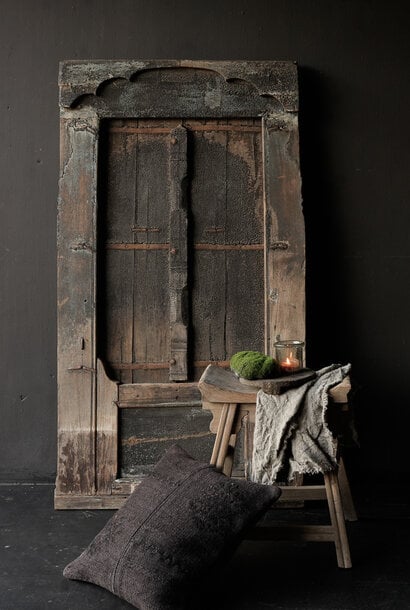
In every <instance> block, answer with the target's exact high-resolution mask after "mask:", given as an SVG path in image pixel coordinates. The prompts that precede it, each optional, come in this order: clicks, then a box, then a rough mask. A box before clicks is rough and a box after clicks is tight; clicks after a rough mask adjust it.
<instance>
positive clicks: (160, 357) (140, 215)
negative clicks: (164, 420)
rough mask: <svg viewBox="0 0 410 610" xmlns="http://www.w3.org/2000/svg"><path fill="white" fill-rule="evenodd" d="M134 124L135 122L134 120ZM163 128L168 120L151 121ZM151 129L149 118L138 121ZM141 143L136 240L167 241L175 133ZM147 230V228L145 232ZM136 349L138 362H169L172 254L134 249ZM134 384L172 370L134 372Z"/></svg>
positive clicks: (144, 137) (160, 379)
mask: <svg viewBox="0 0 410 610" xmlns="http://www.w3.org/2000/svg"><path fill="white" fill-rule="evenodd" d="M130 123H131V122H129V124H130ZM150 123H151V125H152V126H155V127H157V128H161V127H164V126H165V123H164V122H163V121H156V122H150ZM132 124H133V125H137V126H138V127H139V128H142V129H145V128H147V127H148V125H147V121H138V122H136V121H133V122H132ZM134 138H135V139H136V140H135V141H136V142H137V143H138V146H137V155H136V166H135V184H136V186H135V193H136V197H135V212H134V230H133V234H134V241H135V243H140V244H155V243H166V242H167V241H168V232H169V228H168V225H169V205H170V203H169V196H168V192H169V191H168V188H169V187H168V180H167V172H168V164H169V134H167V133H155V132H154V133H139V134H135V135H134ZM144 229H146V230H144ZM133 256H134V294H133V353H132V362H138V363H155V362H164V361H167V360H169V332H170V331H169V270H168V252H167V251H166V250H163V251H137V252H134V254H133ZM132 377H133V378H132V380H133V382H137V383H144V382H151V381H152V382H157V383H165V382H167V381H169V373H168V370H167V369H159V370H147V371H144V370H134V371H133V376H132Z"/></svg>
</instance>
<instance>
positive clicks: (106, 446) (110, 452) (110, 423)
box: [96, 359, 118, 494]
mask: <svg viewBox="0 0 410 610" xmlns="http://www.w3.org/2000/svg"><path fill="white" fill-rule="evenodd" d="M117 400H118V383H117V382H115V381H111V379H109V378H108V376H107V374H106V372H105V369H104V365H103V363H102V362H101V360H99V359H97V405H98V411H97V439H96V443H97V444H96V452H97V491H98V493H100V494H110V493H111V489H112V484H113V482H114V480H115V478H116V476H117V470H118V464H117V462H118V460H117V455H118V407H117V404H116V401H117Z"/></svg>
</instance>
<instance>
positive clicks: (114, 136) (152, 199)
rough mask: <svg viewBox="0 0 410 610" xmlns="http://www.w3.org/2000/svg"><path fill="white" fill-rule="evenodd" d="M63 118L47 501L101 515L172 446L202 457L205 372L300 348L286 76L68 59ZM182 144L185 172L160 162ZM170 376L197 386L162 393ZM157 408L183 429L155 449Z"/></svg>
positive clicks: (232, 65)
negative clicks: (55, 453)
mask: <svg viewBox="0 0 410 610" xmlns="http://www.w3.org/2000/svg"><path fill="white" fill-rule="evenodd" d="M60 106H61V173H60V183H59V204H58V208H59V209H58V218H59V220H58V311H59V317H58V359H59V365H58V413H59V415H58V418H59V424H58V426H59V440H58V447H59V459H58V474H57V481H56V501H55V502H56V508H59V507H60V508H63V507H64V508H68V507H73V508H80V507H81V508H85V507H87V506H88V507H90V508H92V507H112V506H117V505H118V503H120V502H122V499H123V494H124V493H125V495H126V494H127V493H129V485H128V483H127V485H128V487H127V486H125V487H124V486H121V485H119V484H116V483H115V481H116V478H117V476H118V474H119V472H123V473H124V472H126V471H127V472H128V473H130V472H131V471H132V473H133V476H135V477H137V475H138V472H140V473H141V472H142V471H143V470H144V468H148V466H149V465H150V464H152V463H153V461H155V459H157V457H159V456H160V454H161V451H163V449H164V447H165V446H166V445H167V443H171V442H174V441H175V440H176V439H180V440H181V442H184V443H187V446H188V447H189V450H192V451H193V452H195V450H199V453H200V454H201V452H202V456H205V455H206V451H207V450H208V449H207V447H209V446H210V444H212V435H211V434H210V433H209V430H208V429H209V425H208V420H207V419H206V418H205V419H204V418H203V414H202V415H201V413H200V410H199V409H198V406H197V405H198V389H197V387H196V384H195V383H193V382H194V381H195V380H196V379H199V377H200V375H201V373H202V370H203V368H205V367H206V366H207V364H208V363H209V362H210V361H212V362H214V363H219V364H220V365H221V366H228V365H229V358H230V356H231V355H232V353H233V352H234V351H239V350H240V349H266V350H267V351H272V349H273V342H274V340H275V339H276V337H277V335H282V336H285V335H286V336H294V337H297V338H300V339H303V338H304V226H303V214H302V207H301V193H300V190H301V189H300V186H301V185H300V174H299V151H298V124H297V110H298V88H297V68H296V65H295V64H294V63H293V62H274V61H266V62H265V61H261V62H259V61H238V62H236V61H221V62H218V61H216V62H213V61H190V60H164V61H162V60H158V61H156V60H135V61H133V60H127V61H90V62H89V61H71V62H70V61H69V62H63V63H62V64H61V65H60ZM182 133H184V134H185V136H186V146H185V162H186V166H185V165H184V162H183V155H182V157H180V156H178V155H177V156H176V158H175V159H176V160H174V161H173V160H172V154H171V155H170V150H172V145H170V141H171V140H172V139H173V138H178V137H180V136H181V134H182ZM178 159H180V160H179V161H178ZM181 160H182V162H180V161H181ZM176 161H178V162H176ZM168 168H170V171H169V169H168ZM98 174H99V175H100V181H99V184H98V185H97V175H98ZM185 174H186V175H187V180H188V184H187V189H186V190H184V189H185V184H184V175H185ZM164 178H166V179H164ZM97 186H98V207H99V212H98V215H97ZM173 189H174V190H173ZM175 189H176V190H175ZM186 195H187V197H186V198H185V196H186ZM175 213H177V217H176V216H175ZM185 215H186V218H187V220H185ZM185 223H186V224H185ZM170 227H171V228H170ZM97 228H98V230H99V231H100V233H99V234H98V235H97ZM185 241H186V247H187V253H189V254H188V259H186V258H185V254H184V248H185ZM97 244H98V248H97ZM181 254H182V255H183V256H182V257H181ZM172 257H174V258H172ZM178 257H180V259H178ZM177 259H178V260H177ZM169 260H171V261H172V260H173V261H174V263H176V262H177V263H178V264H175V265H174V267H172V265H173V264H174V263H170V265H168V262H169ZM185 260H188V264H187V265H185V263H184V261H185ZM97 262H98V270H99V271H98V273H99V275H98V280H99V282H98V285H99V291H98V294H97V291H96V288H97ZM185 267H186V269H185ZM210 270H212V272H210ZM214 270H217V273H215V272H214ZM175 274H177V275H178V278H179V279H177V277H176V275H175ZM153 277H155V278H156V281H155V282H153V281H152V278H153ZM170 284H171V286H170ZM170 288H171V289H170ZM187 291H189V295H188V294H187ZM187 297H188V299H187V300H186V298H187ZM97 301H98V302H97ZM183 301H185V305H186V304H188V307H186V308H185V311H184V312H182V310H183V307H182V304H183ZM102 304H104V306H103V305H102ZM97 309H98V324H97ZM170 312H171V316H170ZM187 314H188V316H187ZM186 316H187V317H186ZM170 319H171V328H170V324H169V322H170ZM181 324H182V326H181ZM177 327H178V333H176V329H177ZM180 331H181V332H182V334H181V333H180ZM177 335H178V337H177ZM176 339H178V342H181V341H182V343H181V345H183V350H182V351H181V353H182V352H184V353H186V355H187V366H186V367H185V365H183V366H181V362H180V361H179V360H178V358H176V357H174V355H175V354H173V352H175V345H176V344H175V340H176ZM180 340H181V341H180ZM170 346H171V349H170ZM97 353H98V356H99V358H100V359H101V360H102V362H99V361H97ZM173 360H175V362H173ZM110 362H111V363H113V364H114V365H115V366H117V365H118V367H117V369H115V370H114V369H113V368H109V366H108V365H109V363H110ZM104 365H106V366H107V370H108V371H109V375H110V376H112V375H115V376H116V380H115V381H113V380H112V379H110V378H109V376H108V375H107V373H106V372H105V370H104ZM157 365H158V366H157ZM202 366H203V368H201V367H202ZM177 368H178V372H176V369H177ZM173 369H174V372H172V370H173ZM170 370H171V378H172V379H177V378H178V376H180V377H179V379H190V380H191V382H177V381H174V382H173V383H169V371H170ZM144 382H146V383H144ZM171 387H172V390H171ZM160 411H163V413H165V412H167V413H169V416H168V419H166V421H167V422H168V423H169V424H171V423H172V422H173V421H174V423H176V422H179V423H178V426H179V428H178V430H174V431H172V429H170V426H169V425H167V426H166V429H165V428H164V430H163V432H162V433H159V434H158V436H156V437H155V435H154V432H153V431H154V430H156V429H157V428H156V425H155V424H154V423H153V422H154V420H155V419H156V421H158V417H160V416H159V413H160ZM151 412H152V413H151ZM150 413H151V415H150ZM119 414H120V417H121V419H122V423H123V422H125V421H127V422H128V423H127V426H129V430H128V432H126V431H125V432H124V429H123V432H122V433H121V437H119V434H118V421H117V418H118V415H119ZM151 416H152V417H151ZM150 417H151V420H150ZM124 418H125V419H124ZM164 421H165V420H164V419H163V422H164ZM200 421H201V422H202V423H201V424H199V422H200ZM136 422H139V423H138V428H139V430H138V432H135V425H136ZM150 422H151V423H150ZM140 424H141V425H143V426H145V432H144V433H143V434H141V433H140V428H141V425H140ZM191 424H192V426H191ZM190 426H191V427H190ZM133 427H134V432H132V429H133ZM171 428H172V426H171ZM127 434H128V436H127ZM154 437H155V438H154ZM127 439H128V441H127ZM144 439H145V440H144ZM141 447H144V448H145V450H146V452H145V454H143V455H141V454H138V453H137V454H135V453H132V452H131V453H128V454H126V453H124V451H131V450H133V451H134V450H135V449H136V448H141ZM119 448H122V449H121V451H122V452H123V455H122V457H123V458H124V460H125V461H124V463H119V464H117V451H118V449H119ZM137 478H138V477H137ZM116 485H117V487H116ZM118 485H119V486H118ZM124 490H128V491H125V492H124ZM112 494H117V497H116V498H115V499H112V498H111V496H112ZM70 498H71V499H70ZM82 498H84V500H83V499H82Z"/></svg>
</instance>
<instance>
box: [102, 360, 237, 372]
mask: <svg viewBox="0 0 410 610" xmlns="http://www.w3.org/2000/svg"><path fill="white" fill-rule="evenodd" d="M208 364H213V365H214V366H221V367H228V366H229V364H230V361H229V360H219V361H215V360H195V361H194V367H198V368H199V367H202V366H208ZM109 366H110V367H111V368H113V369H117V370H126V371H128V370H130V371H138V370H143V371H149V370H153V369H168V368H169V362H110V363H109Z"/></svg>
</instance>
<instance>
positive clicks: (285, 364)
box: [280, 352, 300, 373]
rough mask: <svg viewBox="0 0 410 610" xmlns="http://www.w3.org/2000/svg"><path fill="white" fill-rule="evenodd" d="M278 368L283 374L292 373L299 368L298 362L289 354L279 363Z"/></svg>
mask: <svg viewBox="0 0 410 610" xmlns="http://www.w3.org/2000/svg"><path fill="white" fill-rule="evenodd" d="M280 367H281V369H282V372H283V373H293V372H294V371H297V370H298V369H299V368H300V361H299V360H298V359H297V358H294V356H293V354H292V352H290V354H289V356H288V357H287V358H286V359H285V360H283V361H282V362H281V363H280Z"/></svg>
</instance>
